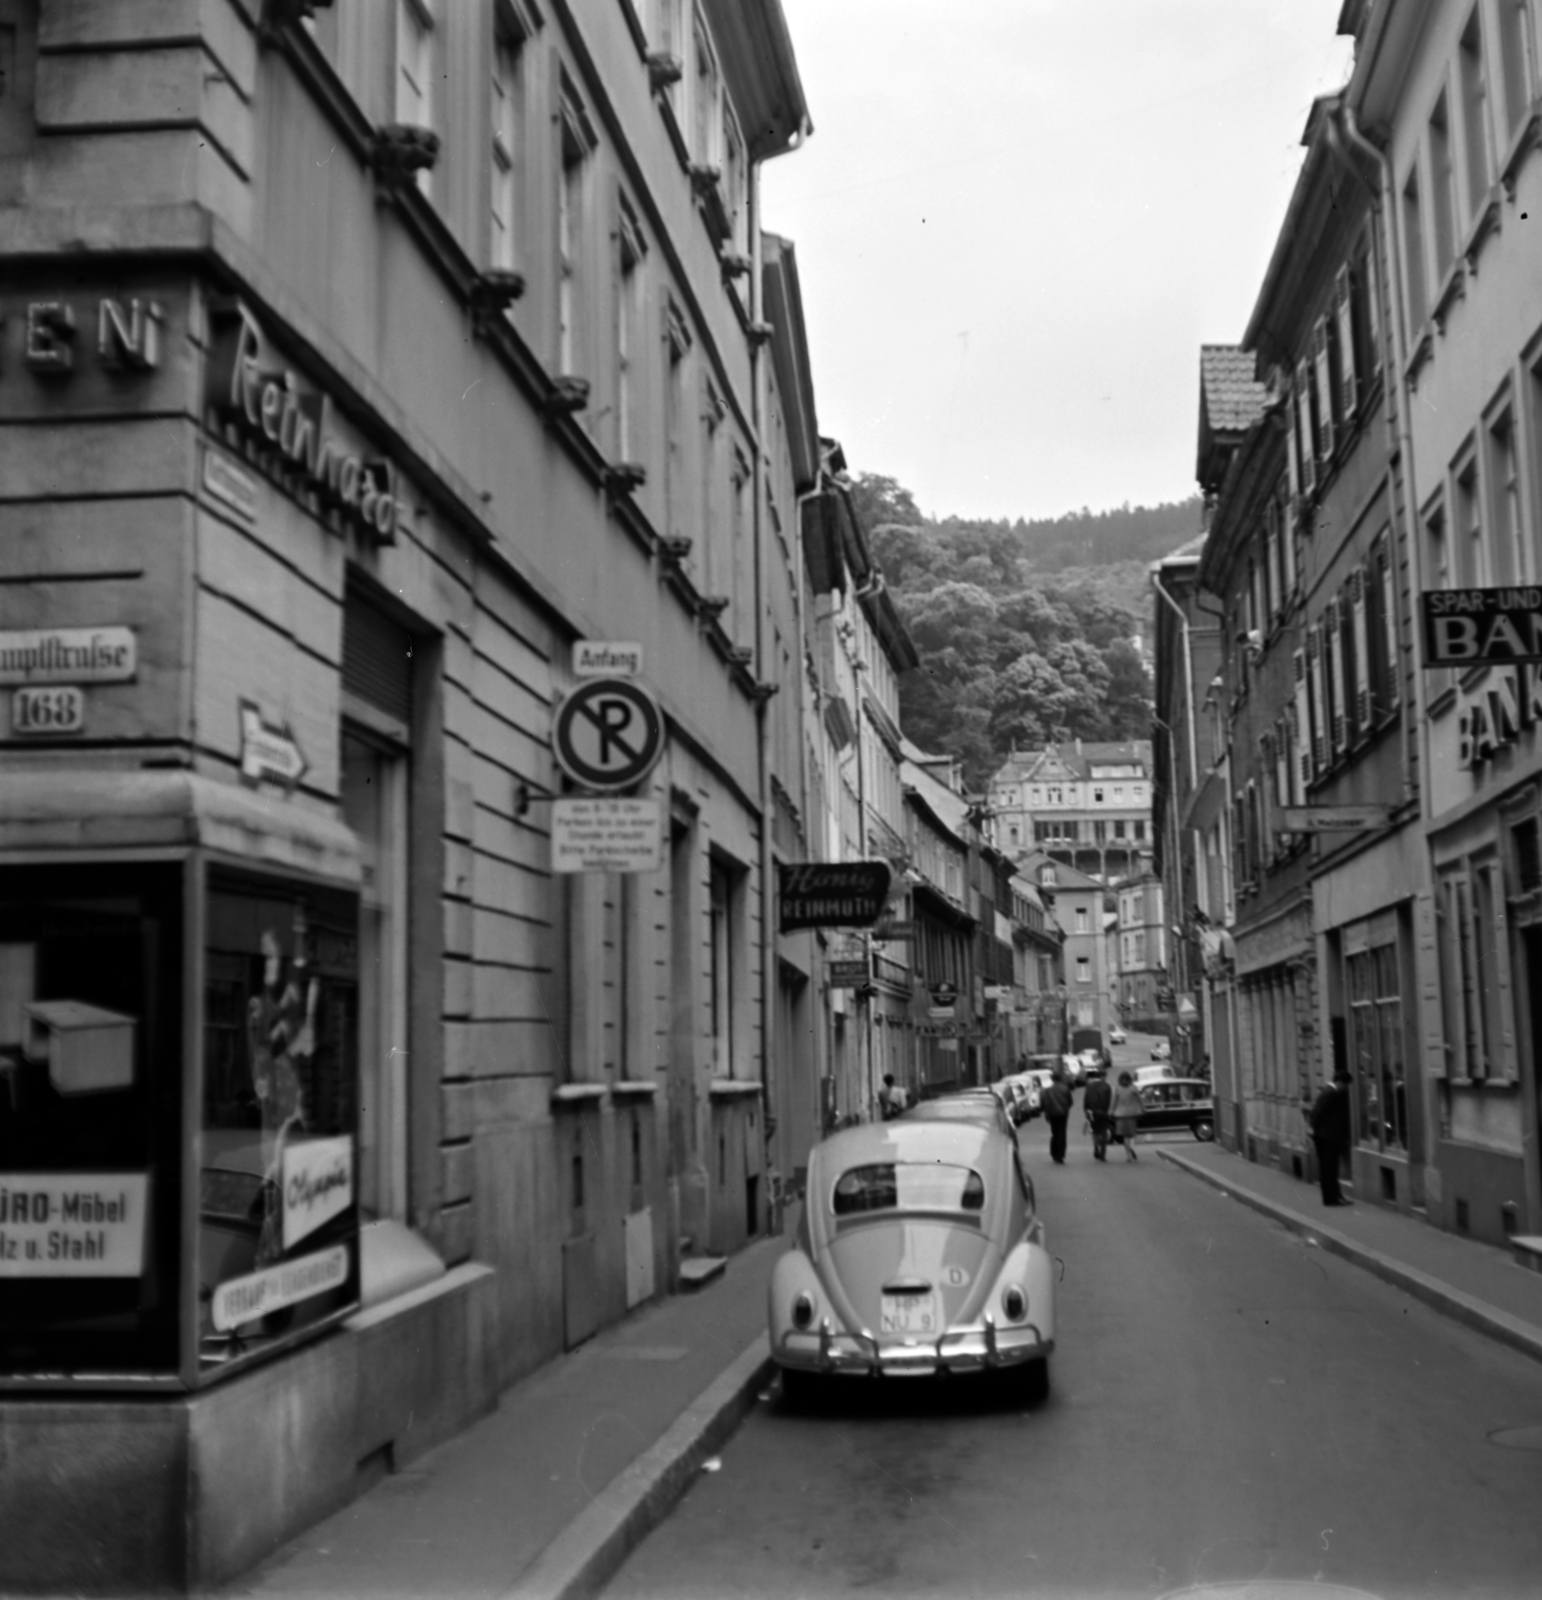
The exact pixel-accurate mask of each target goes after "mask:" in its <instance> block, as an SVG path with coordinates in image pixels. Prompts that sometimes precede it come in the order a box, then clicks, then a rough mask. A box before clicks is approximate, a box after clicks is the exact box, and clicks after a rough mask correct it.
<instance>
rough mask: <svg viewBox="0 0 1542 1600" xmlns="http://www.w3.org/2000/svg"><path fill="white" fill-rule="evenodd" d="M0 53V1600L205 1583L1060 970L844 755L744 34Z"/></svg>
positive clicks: (712, 16) (938, 827)
mask: <svg viewBox="0 0 1542 1600" xmlns="http://www.w3.org/2000/svg"><path fill="white" fill-rule="evenodd" d="M0 52H3V56H0V257H3V260H4V265H5V272H4V275H3V285H0V684H3V686H4V693H5V700H6V707H5V711H4V717H5V721H4V724H3V727H0V1278H3V1280H4V1285H5V1289H4V1294H3V1296H0V1503H3V1504H4V1505H5V1506H6V1510H7V1514H6V1519H5V1521H6V1534H5V1538H4V1539H3V1541H0V1587H5V1588H10V1587H12V1586H17V1587H29V1588H39V1587H42V1588H50V1589H64V1588H71V1589H77V1588H78V1589H82V1590H90V1589H100V1588H102V1587H107V1586H114V1585H116V1586H118V1587H120V1588H127V1589H130V1590H134V1591H136V1592H138V1591H140V1590H151V1589H158V1588H163V1587H171V1588H176V1587H182V1586H197V1585H208V1584H212V1583H217V1582H219V1581H221V1580H223V1579H226V1578H228V1577H229V1576H231V1575H232V1574H233V1573H236V1572H238V1571H240V1570H241V1569H243V1568H245V1567H247V1566H248V1565H249V1564H250V1563H251V1562H253V1561H254V1560H256V1559H257V1558H258V1557H259V1556H261V1555H262V1554H264V1553H265V1552H266V1551H268V1550H270V1549H271V1548H273V1547H274V1546H275V1545H276V1544H277V1543H279V1542H281V1541H282V1540H283V1539H285V1538H287V1537H289V1536H291V1535H292V1534H294V1533H295V1532H296V1531H297V1530H298V1529H300V1528H301V1527H303V1526H305V1525H306V1524H307V1523H308V1522H311V1521H313V1520H314V1519H315V1518H316V1517H318V1516H320V1515H322V1514H323V1513H325V1512H327V1511H330V1510H331V1509H333V1508H335V1507H336V1506H337V1505H339V1504H340V1503H342V1502H343V1501H345V1500H346V1499H348V1498H349V1497H350V1496H351V1495H352V1494H355V1493H357V1492H358V1491H359V1490H360V1489H361V1488H362V1487H365V1486H367V1485H368V1484H369V1483H370V1482H372V1481H374V1479H375V1478H376V1477H377V1476H378V1475H379V1474H380V1473H382V1472H386V1471H390V1470H394V1469H395V1468H398V1467H400V1466H402V1465H403V1464H404V1463H406V1462H407V1461H409V1460H410V1459H411V1458H412V1457H413V1456H415V1455H417V1454H419V1453H421V1452H422V1451H423V1450H425V1449H427V1448H429V1447H430V1446H432V1445H433V1444H434V1443H436V1442H437V1441H439V1440H441V1439H443V1438H445V1437H447V1436H448V1435H449V1434H451V1433H453V1432H454V1431H456V1430H457V1429H460V1428H462V1427H464V1426H465V1425H466V1424H467V1423H469V1422H470V1421H471V1420H472V1419H474V1418H476V1417H477V1416H479V1415H482V1414H483V1413H485V1412H487V1411H488V1410H489V1409H490V1408H491V1407H492V1406H494V1405H495V1404H496V1399H497V1396H498V1393H499V1392H500V1390H501V1389H502V1388H504V1387H505V1386H506V1385H508V1384H510V1383H511V1382H513V1381H515V1380H517V1379H519V1378H520V1377H522V1376H523V1375H525V1374H527V1373H529V1372H530V1371H532V1370H533V1369H534V1368H535V1367H537V1366H538V1365H539V1364H541V1363H542V1362H544V1361H546V1360H548V1359H549V1358H551V1357H552V1356H553V1355H555V1354H557V1353H560V1352H561V1351H562V1350H564V1349H567V1348H571V1347H573V1346H574V1345H576V1344H578V1343H580V1342H581V1341H583V1340H584V1339H586V1338H587V1337H589V1336H590V1335H591V1334H593V1333H594V1332H595V1331H596V1330H597V1329H599V1328H601V1327H603V1326H604V1325H606V1324H607V1323H610V1322H613V1321H615V1320H616V1319H617V1318H619V1317H621V1316H623V1315H625V1314H626V1313H627V1311H628V1310H629V1309H631V1308H633V1307H635V1306H637V1305H640V1304H642V1303H644V1302H646V1301H647V1300H648V1299H650V1298H651V1297H653V1296H656V1295H658V1294H661V1293H665V1292H668V1291H669V1290H671V1289H672V1288H673V1287H674V1286H675V1285H676V1284H677V1283H679V1282H680V1281H681V1280H682V1278H684V1277H687V1276H689V1273H690V1269H691V1266H692V1263H693V1262H700V1261H701V1260H702V1258H711V1257H721V1256H724V1255H727V1254H729V1253H731V1252H732V1251H734V1250H736V1249H738V1248H740V1247H741V1246H743V1245H744V1244H745V1242H746V1241H747V1240H749V1239H751V1238H753V1237H755V1236H756V1235H759V1234H763V1233H764V1232H765V1231H766V1230H767V1228H770V1227H775V1226H778V1225H779V1221H780V1214H781V1209H782V1207H783V1205H784V1203H785V1200H786V1198H787V1197H788V1196H789V1194H791V1193H793V1192H795V1190H796V1187H797V1185H798V1183H799V1181H800V1178H801V1174H802V1171H803V1168H804V1166H805V1164H806V1161H807V1152H808V1149H809V1146H810V1145H811V1143H812V1142H813V1141H814V1140H815V1139H817V1138H818V1137H819V1136H820V1134H821V1133H822V1132H823V1131H825V1130H826V1129H828V1128H831V1127H833V1126H835V1125H836V1124H837V1123H839V1122H840V1121H842V1120H848V1119H851V1118H860V1117H865V1116H870V1115H872V1114H873V1108H874V1097H875V1094H876V1090H877V1087H878V1085H879V1083H880V1082H881V1080H882V1077H883V1075H884V1074H886V1073H889V1074H892V1075H893V1076H895V1077H896V1078H897V1079H898V1080H899V1081H900V1082H901V1083H903V1084H904V1085H905V1086H906V1087H907V1088H908V1089H909V1090H910V1092H911V1093H912V1094H919V1093H922V1092H924V1091H926V1090H928V1089H933V1088H937V1087H941V1086H944V1085H948V1084H952V1083H958V1082H966V1081H974V1082H980V1081H988V1080H989V1079H990V1078H992V1077H995V1076H999V1075H1000V1073H1001V1072H1002V1071H1004V1070H1006V1069H1007V1064H1008V1062H1009V1061H1012V1060H1015V1059H1016V1057H1017V1056H1018V1055H1019V1054H1021V1053H1024V1052H1026V1051H1029V1050H1031V1049H1033V1048H1037V1047H1038V1046H1039V1044H1040V1043H1041V1042H1042V1040H1043V1039H1044V1038H1048V1037H1049V1030H1050V1028H1051V1024H1052V1022H1053V1011H1054V1006H1053V1003H1052V1001H1047V1000H1040V999H1035V998H1030V997H1037V996H1045V995H1050V996H1052V995H1053V993H1054V990H1055V988H1056V986H1057V985H1058V984H1059V983H1060V981H1061V978H1062V976H1063V973H1062V969H1061V966H1060V939H1059V936H1058V933H1057V932H1056V930H1055V929H1054V928H1053V926H1052V925H1051V924H1050V922H1049V921H1048V919H1047V917H1046V910H1045V905H1044V902H1043V900H1042V898H1041V897H1040V894H1039V890H1038V888H1037V886H1036V885H1035V884H1033V883H1030V882H1027V881H1026V880H1023V879H1022V878H1021V877H1020V876H1018V875H1017V874H1015V873H1014V871H1013V869H1012V864H1011V862H1010V860H1009V859H1008V858H1007V857H1006V856H1004V855H1003V854H1001V853H1000V852H999V851H997V850H996V849H995V847H994V844H993V843H992V841H991V840H990V839H989V837H988V836H987V831H986V828H985V826H984V821H985V819H984V813H983V811H982V810H981V808H980V807H979V806H977V805H975V804H973V803H972V802H971V801H969V800H967V799H966V798H965V797H964V796H963V794H962V784H961V782H960V780H959V776H958V773H957V772H956V770H954V769H952V768H951V767H950V766H949V764H948V763H945V762H943V763H939V762H935V761H932V760H930V759H929V758H927V757H926V756H925V755H924V754H922V753H921V752H918V751H916V750H914V749H913V748H910V747H907V746H906V744H905V742H904V740H903V738H902V735H901V733H900V729H899V709H898V681H899V676H900V674H901V673H903V672H904V671H906V670H907V669H909V668H911V667H913V666H914V665H915V664H916V657H915V652H914V650H913V648H912V646H911V644H910V642H909V640H908V638H907V637H906V634H905V631H904V628H903V626H902V624H901V622H900V619H899V616H898V613H897V611H896V609H895V607H894V604H893V601H892V599H891V597H890V596H889V595H888V594H887V593H886V592H885V590H884V588H883V584H882V579H881V576H880V574H879V573H878V572H877V570H876V568H875V566H874V563H873V561H872V558H871V555H870V553H869V549H868V546H867V541H866V537H865V534H864V531H863V529H862V528H861V527H860V525H859V524H858V522H857V519H856V518H855V516H854V515H853V514H852V509H851V500H850V496H849V493H848V491H847V488H846V485H845V481H844V474H843V469H844V462H843V460H842V458H841V455H840V450H839V446H838V445H836V444H834V443H833V442H832V441H830V440H829V439H826V438H822V437H821V434H820V429H819V425H818V420H817V416H816V411H815V405H814V391H813V383H812V377H811V361H810V353H809V349H808V344H807V340H806V337H805V329H804V322H803V313H802V304H801V297H800V287H799V274H798V264H797V257H796V253H795V250H794V248H793V246H792V244H791V243H790V242H788V241H786V240H784V239H781V238H779V237H777V236H775V235H774V234H772V233H770V232H768V231H767V230H766V228H765V227H764V225H763V220H762V216H761V201H760V175H761V169H762V167H763V165H764V163H765V162H766V161H768V160H771V159H773V158H775V157H779V156H785V155H789V154H791V153H792V152H794V151H795V150H796V149H797V147H798V146H799V144H800V143H801V142H802V141H803V139H804V138H805V137H806V136H807V134H808V132H809V130H810V123H809V117H808V112H807V108H806V105H805V101H804V95H803V90H802V87H801V85H800V81H799V76H798V70H797V63H796V59H795V56H794V53H793V49H792V44H791V41H790V38H789V35H788V30H787V27H786V23H785V20H784V18H783V15H782V11H781V8H780V5H779V4H778V0H694V3H693V0H453V3H452V0H335V3H330V4H329V3H326V0H203V3H201V4H186V5H183V4H171V5H162V4H148V3H145V4H140V3H137V0H122V3H119V4H114V5H111V6H103V5H100V4H96V3H93V0H0ZM843 862H845V863H858V864H860V863H864V862H877V863H881V864H882V868H883V871H882V872H881V873H880V874H879V875H878V877H877V878H876V879H874V878H873V877H872V875H871V874H869V876H868V880H867V881H868V885H869V888H870V889H872V890H874V892H876V893H878V895H879V897H880V899H881V900H882V901H883V903H882V904H881V905H875V906H868V907H866V908H865V909H864V910H863V911H862V912H861V914H860V915H858V914H856V913H854V912H853V911H852V910H851V908H850V906H849V905H847V904H845V903H844V902H843V901H842V899H841V896H842V894H844V893H845V892H847V891H848V890H849V889H850V887H851V883H852V881H853V880H852V878H851V877H850V876H848V877H847V878H846V879H844V880H840V881H839V882H838V883H837V884H836V885H835V888H834V889H833V890H831V892H830V893H828V894H823V895H821V891H820V889H819V868H820V867H821V866H822V865H823V864H827V863H843ZM799 867H804V868H808V869H809V871H808V872H807V873H805V874H804V877H803V879H802V880H801V887H800V885H799V881H798V880H797V875H796V873H794V872H793V869H796V868H799ZM789 874H792V876H791V878H789V876H788V875H789ZM858 877H861V868H860V866H859V867H858ZM789 882H790V883H792V885H793V889H796V890H797V892H798V894H801V895H802V899H801V901H799V904H800V905H801V909H802V914H789V911H788V906H789V904H791V903H792V900H793V899H796V898H797V895H795V894H793V893H792V891H791V890H789V892H788V893H787V894H784V893H783V892H782V891H783V888H784V884H787V883H789ZM811 886H812V892H807V891H810V888H811ZM821 905H822V907H823V909H820V908H821ZM811 907H812V910H811V909H810V908H811ZM874 917H876V918H877V921H876V925H869V926H867V927H866V928H863V927H860V926H854V925H853V924H858V923H861V922H863V921H864V920H866V921H867V922H869V924H871V923H872V919H873V918H874ZM1055 1041H1056V1044H1058V1035H1056V1036H1055ZM61 1528H70V1529H74V1530H76V1531H77V1533H78V1537H61V1534H60V1530H61Z"/></svg>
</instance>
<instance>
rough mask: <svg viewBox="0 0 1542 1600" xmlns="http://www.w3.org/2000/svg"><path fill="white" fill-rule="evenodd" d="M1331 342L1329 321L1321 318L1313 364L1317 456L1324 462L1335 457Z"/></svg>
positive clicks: (1315, 332) (1315, 335)
mask: <svg viewBox="0 0 1542 1600" xmlns="http://www.w3.org/2000/svg"><path fill="white" fill-rule="evenodd" d="M1329 340H1330V333H1329V327H1328V319H1327V318H1326V317H1319V318H1318V319H1317V324H1316V326H1315V327H1314V328H1313V329H1312V364H1313V366H1314V367H1315V368H1316V372H1317V454H1318V456H1319V458H1320V459H1321V460H1323V461H1324V462H1326V461H1329V460H1331V459H1332V457H1333V370H1332V356H1331V354H1330V351H1329Z"/></svg>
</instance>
